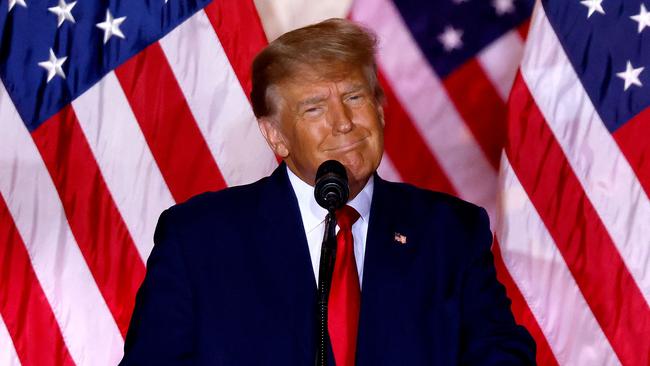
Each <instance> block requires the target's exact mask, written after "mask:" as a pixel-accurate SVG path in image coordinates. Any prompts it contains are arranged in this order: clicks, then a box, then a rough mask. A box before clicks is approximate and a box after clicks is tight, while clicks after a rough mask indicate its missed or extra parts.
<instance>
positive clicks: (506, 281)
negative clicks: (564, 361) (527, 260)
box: [492, 238, 559, 366]
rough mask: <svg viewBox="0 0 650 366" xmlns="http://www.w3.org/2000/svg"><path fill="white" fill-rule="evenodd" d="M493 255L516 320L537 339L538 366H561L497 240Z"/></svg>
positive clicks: (499, 277)
mask: <svg viewBox="0 0 650 366" xmlns="http://www.w3.org/2000/svg"><path fill="white" fill-rule="evenodd" d="M492 253H493V254H494V265H495V267H496V269H497V279H498V280H499V282H501V283H502V284H503V285H504V286H505V288H506V292H507V294H508V298H510V301H511V302H512V304H511V306H510V307H511V309H512V313H513V314H514V316H515V320H516V321H517V324H521V325H523V326H524V327H526V329H528V331H529V332H530V335H532V336H533V338H534V339H535V344H536V345H537V354H536V359H537V364H538V365H545V366H556V365H559V364H558V362H557V360H556V359H555V355H553V351H552V350H551V346H550V345H549V344H548V341H547V340H546V337H545V336H544V333H543V332H542V329H541V328H540V327H539V324H538V323H537V319H535V316H534V315H533V313H532V312H531V311H530V308H529V307H528V304H527V303H526V300H525V299H524V296H523V295H522V294H521V292H520V291H519V288H518V287H517V285H516V284H515V281H514V280H513V278H512V276H510V272H508V269H507V268H506V264H505V263H504V261H503V257H502V256H501V247H499V242H498V240H497V239H496V238H495V239H494V245H493V246H492Z"/></svg>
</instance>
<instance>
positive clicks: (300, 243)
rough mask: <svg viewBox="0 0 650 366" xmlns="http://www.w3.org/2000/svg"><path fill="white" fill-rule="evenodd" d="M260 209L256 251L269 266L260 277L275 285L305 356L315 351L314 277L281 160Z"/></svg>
mask: <svg viewBox="0 0 650 366" xmlns="http://www.w3.org/2000/svg"><path fill="white" fill-rule="evenodd" d="M259 207H260V210H262V212H261V214H262V216H263V217H264V220H265V221H266V223H265V224H264V225H262V228H263V229H264V230H262V231H261V232H260V239H261V241H260V244H261V246H260V252H261V253H263V255H264V256H266V257H267V259H265V260H264V261H263V262H264V263H267V265H268V266H269V267H268V268H267V270H266V271H264V273H265V275H266V276H268V277H266V278H265V279H264V281H265V282H266V283H268V284H269V285H271V286H275V287H276V291H275V293H277V299H276V300H274V301H278V302H282V306H284V307H286V308H285V309H287V310H288V312H289V313H291V316H290V318H288V320H289V323H290V324H286V325H287V326H288V327H290V328H293V330H294V334H295V336H296V339H295V341H296V342H297V343H299V344H300V345H301V348H302V350H303V352H304V355H305V357H308V358H309V359H311V358H313V357H314V356H315V354H316V351H315V333H316V332H315V324H316V318H315V316H316V313H315V310H316V305H315V304H316V279H315V278H314V272H313V269H312V267H311V259H310V254H309V248H308V245H307V238H306V236H305V231H304V226H303V223H302V218H301V216H300V209H299V208H298V201H297V199H296V195H295V193H294V192H293V189H292V188H291V183H290V182H289V178H288V176H287V172H286V165H285V164H284V163H282V164H280V166H279V167H278V168H277V169H276V170H275V171H274V172H273V174H272V175H271V176H270V177H269V179H268V184H266V186H265V187H264V189H263V190H262V196H261V198H260V206H259Z"/></svg>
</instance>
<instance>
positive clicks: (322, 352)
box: [316, 209, 336, 366]
mask: <svg viewBox="0 0 650 366" xmlns="http://www.w3.org/2000/svg"><path fill="white" fill-rule="evenodd" d="M334 212H335V211H334V209H331V210H329V213H328V214H327V216H326V217H325V235H324V236H323V245H322V246H321V250H320V266H319V269H318V326H319V328H318V337H319V341H318V352H317V353H316V366H327V345H328V343H329V333H328V331H327V302H328V296H329V290H330V285H331V283H332V272H333V271H334V261H335V260H336V215H335V214H334Z"/></svg>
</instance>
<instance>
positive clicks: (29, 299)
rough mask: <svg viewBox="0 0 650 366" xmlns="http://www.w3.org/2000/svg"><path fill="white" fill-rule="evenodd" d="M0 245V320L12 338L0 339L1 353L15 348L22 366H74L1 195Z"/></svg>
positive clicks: (0, 337) (0, 326)
mask: <svg viewBox="0 0 650 366" xmlns="http://www.w3.org/2000/svg"><path fill="white" fill-rule="evenodd" d="M0 243H3V245H0V316H1V317H2V318H3V319H8V321H7V323H6V324H7V331H8V334H7V335H9V333H10V334H11V338H9V339H3V338H4V337H2V335H0V353H1V352H3V350H2V349H5V348H7V349H10V348H11V349H14V344H15V345H16V347H15V350H18V351H19V352H20V354H19V355H18V356H19V357H20V360H21V361H22V364H23V365H25V366H28V365H34V366H41V365H43V366H45V365H74V363H73V362H72V359H71V358H70V354H69V353H68V349H67V348H66V346H65V343H64V341H63V336H62V335H61V331H60V330H59V326H58V324H57V323H56V319H55V318H54V314H52V309H51V308H50V304H49V303H48V302H47V299H46V298H45V294H44V293H43V289H42V288H41V285H40V283H38V280H37V279H36V275H35V274H34V270H33V268H32V264H31V262H30V260H29V255H28V254H27V250H26V249H25V244H24V243H23V241H22V239H21V238H20V235H19V234H18V231H17V230H16V227H15V225H14V222H13V219H12V218H11V215H10V214H9V210H8V209H7V206H6V204H5V201H4V199H3V197H2V196H1V195H0ZM26 309H27V311H26ZM0 328H4V326H3V325H0ZM0 332H2V333H4V332H3V331H2V330H1V329H0ZM12 339H13V341H12ZM4 341H8V343H4ZM15 350H14V352H15ZM0 361H2V359H1V358H0ZM0 364H2V365H7V364H8V363H2V362H0Z"/></svg>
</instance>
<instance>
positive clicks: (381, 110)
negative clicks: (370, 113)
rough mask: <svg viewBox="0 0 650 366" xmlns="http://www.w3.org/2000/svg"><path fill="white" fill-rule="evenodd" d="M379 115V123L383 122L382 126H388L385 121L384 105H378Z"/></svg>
mask: <svg viewBox="0 0 650 366" xmlns="http://www.w3.org/2000/svg"><path fill="white" fill-rule="evenodd" d="M377 117H379V123H381V127H386V122H385V121H384V107H382V106H381V105H380V106H378V107H377Z"/></svg>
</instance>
